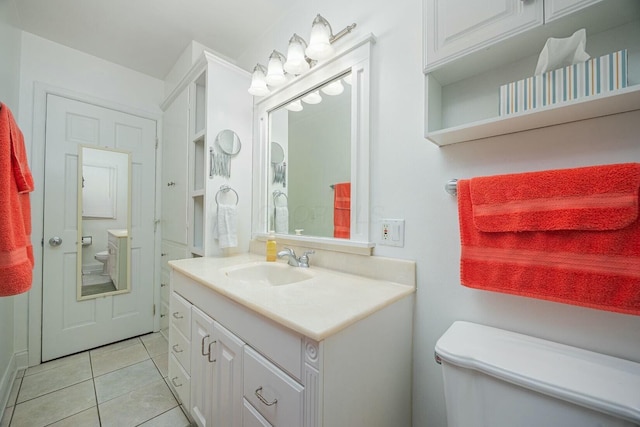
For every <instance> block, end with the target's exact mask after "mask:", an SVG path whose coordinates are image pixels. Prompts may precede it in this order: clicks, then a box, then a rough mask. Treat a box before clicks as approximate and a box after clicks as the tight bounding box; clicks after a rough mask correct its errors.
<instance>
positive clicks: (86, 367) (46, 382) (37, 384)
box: [17, 357, 91, 403]
mask: <svg viewBox="0 0 640 427" xmlns="http://www.w3.org/2000/svg"><path fill="white" fill-rule="evenodd" d="M74 360H75V359H74ZM89 379H91V364H90V363H89V358H88V357H83V358H79V359H78V360H77V362H75V363H67V364H65V365H62V366H60V367H58V368H56V369H48V370H46V371H42V372H38V373H35V374H33V375H29V376H26V377H24V379H23V380H22V386H21V387H20V393H19V394H18V401H17V402H18V403H22V402H25V401H27V400H31V399H33V398H36V397H38V396H42V395H44V394H48V393H51V392H52V391H56V390H60V389H62V388H65V387H68V386H70V385H73V384H78V383H81V382H83V381H86V380H89Z"/></svg>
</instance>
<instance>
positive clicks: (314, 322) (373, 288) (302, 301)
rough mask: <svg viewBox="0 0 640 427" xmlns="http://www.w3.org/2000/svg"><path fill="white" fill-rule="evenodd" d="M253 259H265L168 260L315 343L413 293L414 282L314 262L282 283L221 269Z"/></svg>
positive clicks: (257, 257) (255, 257)
mask: <svg viewBox="0 0 640 427" xmlns="http://www.w3.org/2000/svg"><path fill="white" fill-rule="evenodd" d="M257 261H264V257H263V256H261V255H255V254H242V255H235V256H231V257H225V258H190V259H183V260H176V261H169V265H170V266H171V267H172V268H173V269H174V270H176V271H178V272H180V273H182V274H184V275H185V276H187V277H189V278H191V279H193V280H195V281H197V282H198V283H200V284H202V285H204V286H206V287H209V288H211V289H212V290H213V291H216V292H218V293H219V294H221V295H224V296H226V297H228V298H229V299H231V300H233V301H236V302H237V303H239V304H241V305H243V306H245V307H247V308H249V309H251V310H253V311H255V312H257V313H260V314H262V315H263V316H265V317H268V318H269V319H271V320H273V321H275V322H277V323H279V324H281V325H283V326H285V327H287V328H290V329H292V330H294V331H296V332H299V333H300V334H303V335H305V336H307V337H309V338H311V339H314V340H316V341H321V340H323V339H325V338H327V337H329V336H331V335H333V334H335V333H336V332H338V331H340V330H342V329H344V328H346V327H347V326H349V325H351V324H353V323H355V322H357V321H358V320H360V319H363V318H365V317H366V316H368V315H370V314H372V313H374V312H376V311H378V310H380V309H382V308H384V307H386V306H388V305H390V304H392V303H393V302H395V301H397V300H399V299H401V298H403V297H405V296H407V295H410V294H412V293H413V292H415V287H413V286H407V285H402V284H399V283H394V282H390V281H383V280H375V279H369V278H365V277H361V276H356V275H352V274H346V273H341V272H337V271H333V270H328V269H324V268H319V267H314V266H311V267H310V268H309V270H308V271H309V272H310V273H312V275H313V277H312V278H310V279H308V280H304V281H302V282H298V283H293V284H288V285H280V286H270V285H264V284H254V283H246V282H241V281H236V280H232V279H230V278H229V277H227V276H226V275H225V274H224V272H222V271H221V270H223V269H225V268H227V267H232V266H235V265H240V264H245V263H251V262H257ZM278 262H282V261H278ZM291 268H299V267H291Z"/></svg>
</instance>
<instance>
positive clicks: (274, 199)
mask: <svg viewBox="0 0 640 427" xmlns="http://www.w3.org/2000/svg"><path fill="white" fill-rule="evenodd" d="M280 196H284V198H285V199H286V200H287V205H288V204H289V196H287V193H284V192H282V191H280V190H276V191H274V192H273V205H274V206H275V204H276V199H277V198H278V197H280Z"/></svg>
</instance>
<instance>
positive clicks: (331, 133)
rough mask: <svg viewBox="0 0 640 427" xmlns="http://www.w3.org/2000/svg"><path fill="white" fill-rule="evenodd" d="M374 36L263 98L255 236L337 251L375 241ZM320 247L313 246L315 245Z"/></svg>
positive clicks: (368, 245)
mask: <svg viewBox="0 0 640 427" xmlns="http://www.w3.org/2000/svg"><path fill="white" fill-rule="evenodd" d="M374 40H375V39H374V38H373V36H372V35H370V36H368V37H366V38H365V39H363V40H362V41H360V42H358V43H356V44H355V45H354V46H353V47H351V48H348V49H346V50H345V51H343V52H342V53H340V54H338V55H337V56H336V57H334V58H333V59H331V60H329V61H327V62H325V63H322V64H320V65H317V66H316V67H314V68H313V69H312V70H311V71H309V72H307V73H306V74H303V75H301V76H298V77H296V78H295V79H294V80H292V81H291V82H290V83H289V84H287V85H286V86H285V87H282V88H280V89H278V90H277V91H276V92H274V93H272V94H271V95H269V96H267V97H265V98H263V99H261V100H260V101H259V102H258V103H257V104H256V108H257V110H258V114H257V115H256V117H257V120H258V123H257V125H256V127H255V128H256V129H257V130H258V131H259V135H258V137H259V141H260V144H256V148H255V152H254V156H255V158H256V159H259V166H260V168H259V173H257V174H256V176H255V177H254V189H256V190H255V191H254V207H255V208H256V210H255V211H254V220H253V227H254V236H263V235H265V234H266V233H267V232H268V231H270V230H273V231H275V232H276V234H277V236H278V239H279V240H281V241H285V242H286V241H288V240H291V241H300V242H304V244H306V245H309V244H310V243H311V244H313V243H323V244H332V245H337V246H340V247H342V248H346V250H349V249H348V248H349V247H352V248H354V250H355V251H356V252H362V249H364V251H365V252H366V251H368V252H369V253H370V248H371V247H372V246H373V244H372V243H370V239H369V84H370V83H369V81H370V77H369V73H370V70H369V59H370V52H371V45H372V44H373V42H374ZM312 246H313V245H312Z"/></svg>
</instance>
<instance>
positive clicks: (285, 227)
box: [275, 206, 289, 234]
mask: <svg viewBox="0 0 640 427" xmlns="http://www.w3.org/2000/svg"><path fill="white" fill-rule="evenodd" d="M275 223H276V233H282V234H289V208H288V207H287V206H276V220H275Z"/></svg>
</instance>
